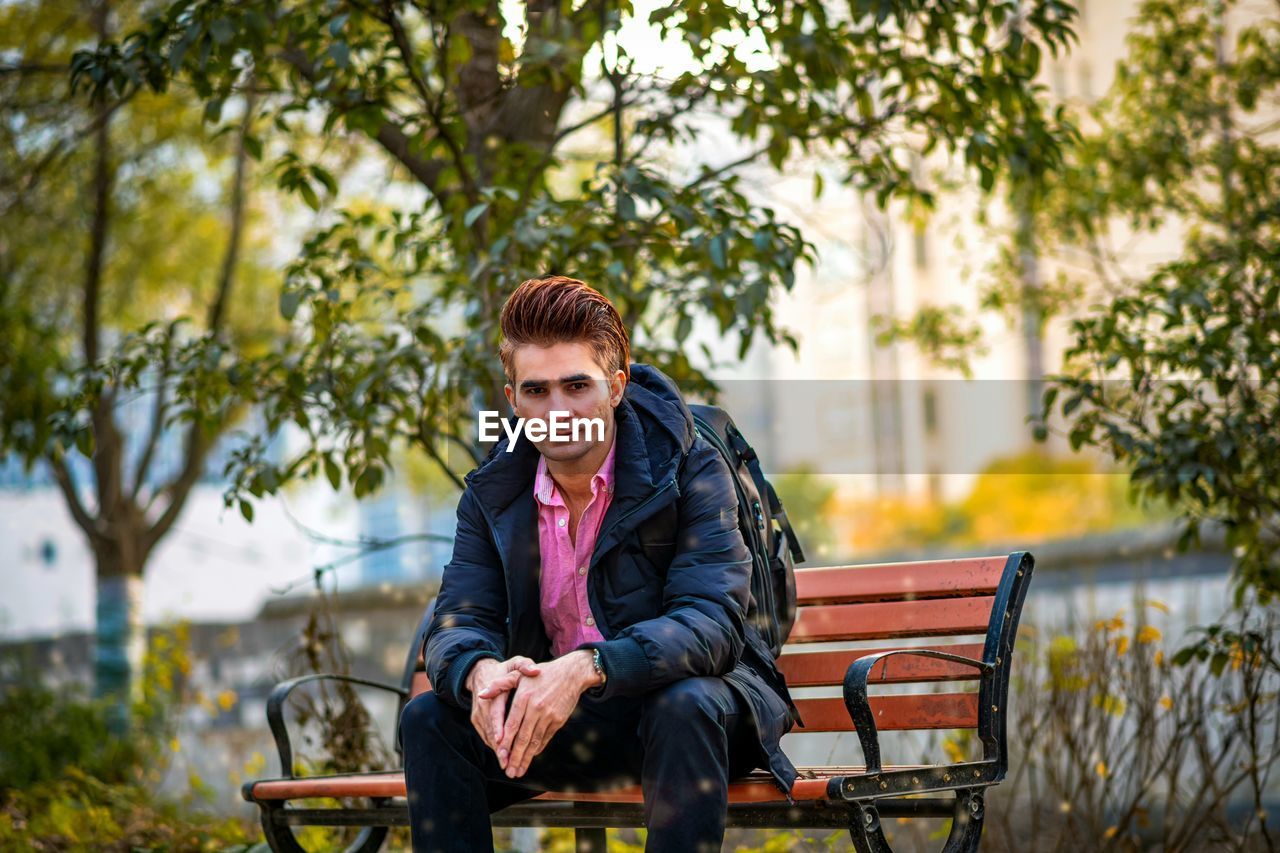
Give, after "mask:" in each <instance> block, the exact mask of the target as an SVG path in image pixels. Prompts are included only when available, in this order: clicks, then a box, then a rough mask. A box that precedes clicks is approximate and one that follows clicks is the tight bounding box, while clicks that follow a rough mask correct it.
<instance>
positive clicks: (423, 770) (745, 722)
mask: <svg viewBox="0 0 1280 853" xmlns="http://www.w3.org/2000/svg"><path fill="white" fill-rule="evenodd" d="M400 739H401V744H402V746H403V749H404V766H405V781H406V784H407V787H408V799H409V821H410V825H411V828H412V829H411V831H412V834H413V849H414V851H415V853H436V851H465V853H474V851H477V850H492V849H493V831H492V825H491V823H490V820H489V815H490V814H491V813H493V812H496V811H498V810H500V809H502V808H505V807H506V806H509V805H512V804H514V803H518V802H520V801H522V800H527V799H529V798H531V797H534V796H537V795H538V794H539V793H541V792H543V791H566V792H570V791H572V792H578V791H605V790H609V789H611V788H617V787H624V786H627V785H635V784H637V783H639V784H640V786H641V792H642V794H643V797H644V822H645V826H646V827H647V828H648V841H647V842H646V844H645V850H646V851H661V853H681V851H689V852H690V853H694V851H716V853H718V851H720V849H721V845H722V844H723V842H724V829H725V817H726V811H727V806H728V783H729V780H730V779H734V778H737V777H739V776H741V775H745V774H746V773H748V772H749V771H750V770H751V769H753V768H754V767H756V766H758V762H759V757H760V750H759V744H758V741H757V737H756V734H755V730H754V726H753V724H752V719H751V710H750V708H749V707H748V706H747V705H745V704H744V703H743V701H742V699H741V698H740V697H739V696H738V694H737V693H736V692H735V691H734V690H733V688H731V687H730V686H729V684H728V683H727V682H726V681H725V680H724V679H723V678H719V677H696V678H685V679H681V680H680V681H675V682H672V683H670V684H667V685H664V686H663V687H660V688H658V689H656V690H654V691H652V692H650V693H648V694H646V695H644V696H641V697H615V698H613V699H610V700H607V701H600V700H597V699H593V698H592V697H590V696H587V695H585V694H584V695H583V696H582V698H581V699H580V700H579V702H578V706H577V707H576V708H575V709H574V710H573V713H572V714H571V715H570V717H569V719H568V720H567V721H566V722H565V724H564V726H562V727H561V728H560V730H559V731H557V732H556V733H555V735H553V736H552V738H551V741H550V742H549V743H548V744H547V745H546V747H545V748H544V749H543V750H542V752H540V753H539V754H538V755H537V756H535V757H534V758H533V760H532V761H530V762H529V768H528V770H526V771H525V773H524V775H523V776H521V777H520V778H519V779H511V778H508V777H507V775H506V773H504V772H503V770H502V766H501V765H500V764H499V763H498V756H497V755H496V754H495V753H494V752H493V750H492V749H490V748H489V746H488V745H487V744H486V743H485V742H484V740H483V739H481V737H480V734H479V732H477V731H476V730H475V727H474V726H473V725H472V724H471V717H470V713H469V712H467V711H463V710H461V709H459V708H456V707H454V706H452V705H449V704H448V703H446V702H443V701H441V700H440V699H439V697H438V696H436V694H435V693H430V692H428V693H423V694H421V695H419V696H418V697H416V698H415V699H413V701H411V702H410V703H409V704H408V705H406V706H405V709H404V713H403V714H402V715H401V717H400Z"/></svg>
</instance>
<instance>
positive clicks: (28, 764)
mask: <svg viewBox="0 0 1280 853" xmlns="http://www.w3.org/2000/svg"><path fill="white" fill-rule="evenodd" d="M187 645H188V642H187V631H186V626H184V625H177V626H175V627H174V628H172V629H170V630H168V631H162V632H159V633H157V634H156V635H155V636H154V637H153V640H152V643H151V646H150V648H149V650H148V653H147V663H146V667H145V670H144V678H143V682H144V683H143V698H142V699H141V700H139V703H138V707H136V708H135V709H134V714H133V717H132V720H133V723H134V729H133V730H132V732H131V733H130V734H129V735H128V736H127V737H117V736H114V735H112V734H111V733H110V732H109V728H108V720H109V719H110V717H111V714H112V707H111V704H110V703H109V702H107V701H105V700H101V699H92V698H86V697H84V696H82V695H80V693H79V692H78V691H76V690H74V689H66V690H54V689H51V688H48V687H45V686H42V685H40V684H39V682H38V681H36V680H35V679H34V677H23V678H20V679H18V680H16V681H14V682H13V683H10V684H7V685H4V686H3V687H0V718H2V719H4V721H5V725H4V726H3V728H0V848H3V849H6V850H7V849H23V850H59V851H100V850H102V851H121V853H124V851H132V850H136V849H139V848H146V849H161V850H164V849H172V850H230V849H233V846H235V845H238V846H239V847H240V848H243V847H247V846H248V845H249V844H250V842H251V839H252V837H253V835H254V834H256V830H254V829H252V828H251V827H249V826H247V825H245V824H244V823H243V822H242V821H239V820H235V819H231V818H225V817H213V816H209V815H206V814H204V813H203V812H202V810H201V805H202V803H201V802H200V801H201V800H202V799H203V798H204V797H205V796H206V793H205V789H204V786H203V784H202V783H201V782H200V780H199V779H197V778H194V777H192V778H190V779H189V780H188V782H189V787H190V791H191V792H190V793H189V794H188V795H187V797H185V798H184V799H182V800H178V801H172V800H167V799H164V798H161V797H158V796H157V794H156V792H155V788H156V786H157V785H158V784H159V783H160V782H161V781H162V779H163V777H164V775H165V773H166V772H167V769H168V766H169V760H170V756H172V755H173V754H174V750H175V749H176V748H178V746H179V744H178V741H177V739H176V736H175V735H176V726H177V723H178V720H179V717H180V715H181V712H182V711H183V709H184V708H185V707H186V705H187V702H188V700H189V696H188V692H189V691H188V690H187V688H186V684H185V677H186V674H187V673H188V672H189V671H190V659H189V657H188V654H187Z"/></svg>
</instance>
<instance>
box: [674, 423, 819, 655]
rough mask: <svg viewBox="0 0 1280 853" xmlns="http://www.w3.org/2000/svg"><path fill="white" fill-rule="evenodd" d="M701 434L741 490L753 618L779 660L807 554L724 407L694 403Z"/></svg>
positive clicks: (792, 620)
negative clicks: (797, 571)
mask: <svg viewBox="0 0 1280 853" xmlns="http://www.w3.org/2000/svg"><path fill="white" fill-rule="evenodd" d="M689 411H690V412H692V413H693V423H694V428H695V431H696V432H697V433H698V434H699V435H701V436H702V437H703V438H705V439H706V440H707V441H709V442H710V443H711V444H712V446H714V447H715V448H716V449H717V450H719V451H720V455H721V456H723V457H724V460H725V462H726V463H728V465H729V470H730V471H731V472H733V475H734V477H733V480H734V485H735V487H736V490H737V492H738V526H739V528H741V530H742V538H743V540H744V541H745V542H746V544H747V550H749V551H750V552H751V558H752V567H751V597H752V599H753V605H754V606H753V607H751V608H750V609H749V612H748V614H747V617H748V619H749V620H751V621H752V622H754V624H755V625H756V627H757V628H758V629H759V631H760V636H761V637H762V638H764V640H765V642H766V643H767V644H768V646H769V651H770V652H772V653H773V657H774V659H775V660H776V659H777V657H778V656H779V655H780V654H782V644H783V643H784V642H786V639H787V637H788V636H790V634H791V627H792V626H793V625H794V624H795V621H796V574H795V565H796V563H803V562H804V559H805V558H804V551H803V550H801V548H800V540H798V539H797V538H796V533H795V530H793V529H792V527H791V521H790V520H789V519H788V518H787V511H786V510H785V509H784V508H783V506H782V501H780V500H778V493H777V492H776V491H774V488H773V484H772V483H770V482H769V481H768V480H766V479H765V477H764V473H763V472H762V471H761V470H760V459H759V457H758V456H756V452H755V450H754V449H753V448H752V447H751V445H750V444H749V443H748V442H747V440H746V438H745V437H743V435H742V432H741V431H740V430H739V429H738V427H737V425H736V424H734V422H733V418H731V417H729V413H728V412H726V411H725V410H724V409H721V408H720V407H719V406H709V405H704V404H693V403H691V404H689Z"/></svg>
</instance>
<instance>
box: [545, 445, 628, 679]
mask: <svg viewBox="0 0 1280 853" xmlns="http://www.w3.org/2000/svg"><path fill="white" fill-rule="evenodd" d="M617 446H618V437H617V435H616V434H615V435H614V438H613V444H612V445H610V447H609V455H608V456H606V457H605V458H604V462H603V463H601V465H600V470H599V471H597V472H596V473H595V476H593V477H592V478H591V501H590V502H589V503H588V504H587V508H586V509H585V510H583V513H582V518H580V519H579V520H578V529H577V530H576V531H575V532H576V534H577V535H576V536H575V537H574V538H575V539H576V540H577V541H573V540H571V539H570V538H569V507H568V506H567V505H566V504H565V502H564V498H562V497H561V496H560V489H559V488H558V487H557V486H556V481H555V480H554V479H552V477H551V475H550V473H548V471H547V460H546V459H545V458H543V457H541V456H540V457H539V458H538V473H537V475H536V476H535V477H534V480H533V496H534V497H535V498H536V499H537V501H538V544H539V547H540V548H541V552H542V583H541V585H540V588H539V592H540V597H541V609H542V625H543V627H544V628H546V631H547V639H549V640H551V654H552V656H554V657H559V656H560V655H562V654H564V653H565V652H569V651H572V650H573V649H575V648H577V647H578V646H579V645H581V644H582V643H585V642H587V641H589V640H603V639H604V635H603V634H601V633H600V631H599V629H597V628H596V620H595V617H594V616H592V615H591V605H590V604H588V603H587V570H588V568H589V564H590V562H591V552H592V551H594V550H595V547H596V535H597V534H598V533H599V532H600V522H601V521H603V520H604V513H605V510H607V509H608V508H609V503H610V502H611V501H612V500H613V467H614V466H613V457H614V452H615V451H616V450H617Z"/></svg>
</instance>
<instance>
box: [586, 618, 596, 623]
mask: <svg viewBox="0 0 1280 853" xmlns="http://www.w3.org/2000/svg"><path fill="white" fill-rule="evenodd" d="M587 624H588V625H594V624H596V620H595V619H594V618H592V617H590V616H588V617H587Z"/></svg>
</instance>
